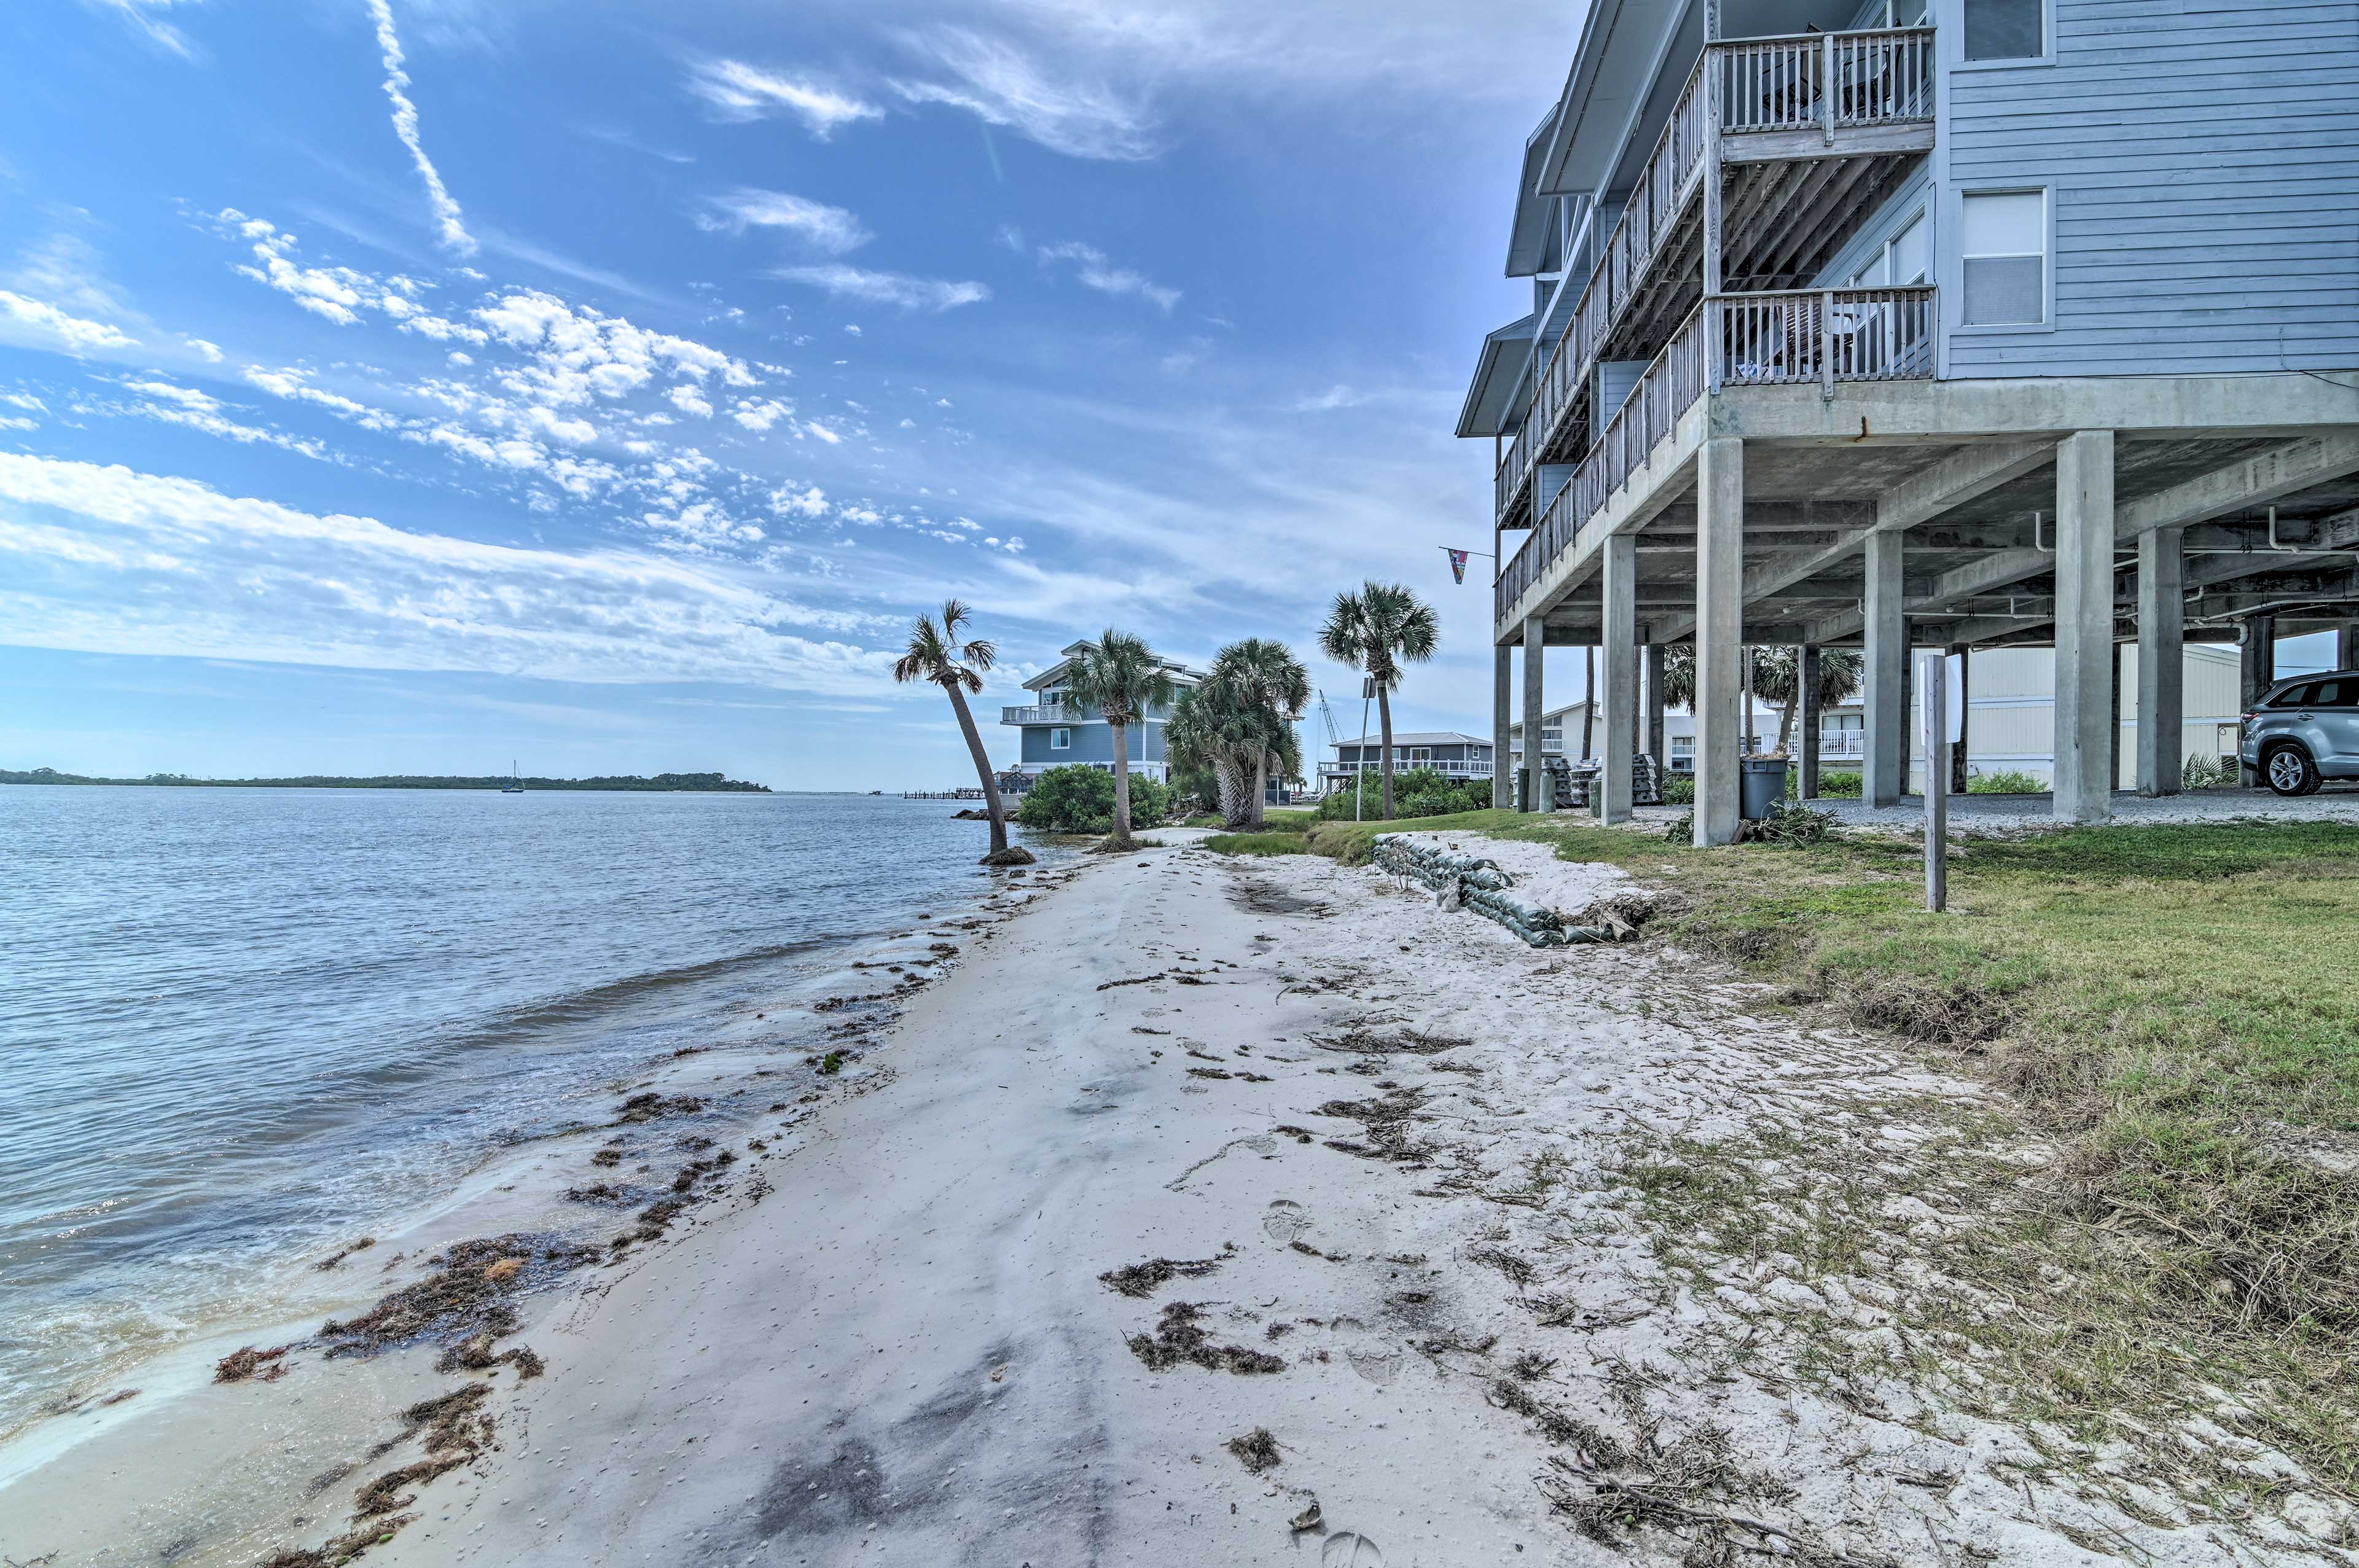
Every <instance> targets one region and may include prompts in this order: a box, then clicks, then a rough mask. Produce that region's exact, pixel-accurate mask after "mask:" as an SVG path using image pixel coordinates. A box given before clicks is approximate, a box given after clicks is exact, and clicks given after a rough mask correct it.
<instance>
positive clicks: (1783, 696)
mask: <svg viewBox="0 0 2359 1568" xmlns="http://www.w3.org/2000/svg"><path fill="white" fill-rule="evenodd" d="M1801 668H1802V658H1801V650H1800V649H1799V648H1764V649H1762V650H1761V651H1760V653H1759V654H1758V655H1757V662H1756V664H1755V665H1754V671H1753V690H1754V694H1755V695H1756V696H1757V697H1760V698H1761V699H1762V700H1763V701H1765V702H1772V703H1775V704H1777V750H1778V751H1780V752H1783V751H1785V750H1786V748H1787V743H1788V740H1789V739H1790V738H1791V737H1792V735H1793V731H1794V715H1795V714H1796V713H1797V712H1799V710H1800V708H1801V699H1802V692H1801ZM1865 669H1866V660H1865V657H1864V655H1863V654H1861V653H1860V651H1859V650H1858V649H1857V648H1821V649H1820V650H1819V690H1818V706H1819V708H1820V709H1821V711H1823V710H1824V709H1826V708H1833V707H1835V706H1837V705H1838V704H1841V703H1845V702H1849V701H1850V700H1851V699H1852V698H1853V697H1856V696H1857V695H1858V694H1859V687H1860V682H1861V681H1862V680H1863V679H1864V676H1865Z"/></svg>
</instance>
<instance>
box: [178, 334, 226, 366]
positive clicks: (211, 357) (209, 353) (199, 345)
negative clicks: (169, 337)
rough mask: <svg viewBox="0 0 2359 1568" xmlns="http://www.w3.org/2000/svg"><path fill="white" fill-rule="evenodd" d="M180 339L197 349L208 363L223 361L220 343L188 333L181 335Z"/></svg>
mask: <svg viewBox="0 0 2359 1568" xmlns="http://www.w3.org/2000/svg"><path fill="white" fill-rule="evenodd" d="M180 341H182V342H184V343H186V344H188V345H189V347H190V348H192V349H194V350H196V351H197V353H198V354H199V355H200V356H201V358H202V359H203V360H204V362H206V363H207V364H216V365H217V364H219V363H221V362H222V351H221V348H220V346H219V345H218V344H214V343H208V342H206V341H204V340H203V339H202V338H191V337H188V336H186V335H183V336H182V337H181V339H180Z"/></svg>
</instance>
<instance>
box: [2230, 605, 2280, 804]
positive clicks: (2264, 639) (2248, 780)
mask: <svg viewBox="0 0 2359 1568" xmlns="http://www.w3.org/2000/svg"><path fill="white" fill-rule="evenodd" d="M2236 654H2237V659H2236V664H2237V676H2238V680H2237V685H2238V687H2240V688H2241V690H2242V693H2243V697H2244V700H2243V701H2242V703H2241V704H2240V705H2239V707H2238V711H2239V712H2244V713H2249V712H2251V711H2252V710H2253V708H2255V707H2256V705H2258V703H2259V702H2260V700H2261V694H2262V693H2263V692H2265V691H2267V690H2268V689H2269V687H2273V686H2275V685H2277V617H2276V616H2274V615H2252V616H2247V617H2245V634H2244V640H2243V643H2242V644H2241V645H2240V646H2239V647H2238V648H2237V650H2236ZM2236 772H2237V778H2238V781H2239V782H2241V783H2242V784H2244V785H2245V788H2247V789H2250V788H2251V787H2252V786H2253V785H2255V784H2259V783H2260V782H2261V775H2260V774H2259V773H2256V771H2254V770H2253V769H2251V768H2247V767H2243V766H2241V765H2240V766H2239V767H2238V768H2237V771H2236Z"/></svg>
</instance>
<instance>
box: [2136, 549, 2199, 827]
mask: <svg viewBox="0 0 2359 1568" xmlns="http://www.w3.org/2000/svg"><path fill="white" fill-rule="evenodd" d="M2137 634H2138V656H2137V684H2138V690H2137V792H2138V794H2140V795H2177V794H2178V793H2179V786H2180V766H2181V762H2182V758H2181V757H2180V735H2181V732H2182V730H2183V727H2184V725H2185V723H2186V719H2187V695H2186V685H2187V655H2186V653H2185V651H2184V644H2185V642H2186V636H2187V557H2185V556H2184V555H2182V554H2180V531H2179V530H2178V529H2176V528H2154V529H2150V530H2148V531H2147V532H2146V533H2144V534H2141V535H2138V575H2137Z"/></svg>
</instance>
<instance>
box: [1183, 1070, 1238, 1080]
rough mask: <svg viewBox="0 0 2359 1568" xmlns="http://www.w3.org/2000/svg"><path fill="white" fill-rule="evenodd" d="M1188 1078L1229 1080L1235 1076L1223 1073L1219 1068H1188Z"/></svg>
mask: <svg viewBox="0 0 2359 1568" xmlns="http://www.w3.org/2000/svg"><path fill="white" fill-rule="evenodd" d="M1188 1076H1190V1077H1191V1078H1230V1077H1234V1076H1236V1075H1235V1074H1234V1073H1229V1072H1224V1071H1223V1070H1222V1069H1221V1068H1219V1067H1190V1068H1189V1069H1188Z"/></svg>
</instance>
